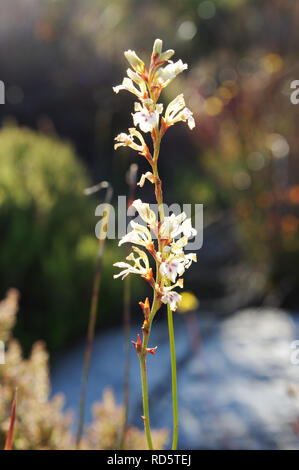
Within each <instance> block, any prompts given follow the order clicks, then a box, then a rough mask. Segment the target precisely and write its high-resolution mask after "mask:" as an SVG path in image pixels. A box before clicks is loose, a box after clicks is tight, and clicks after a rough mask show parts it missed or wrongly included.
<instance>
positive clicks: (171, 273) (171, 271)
mask: <svg viewBox="0 0 299 470" xmlns="http://www.w3.org/2000/svg"><path fill="white" fill-rule="evenodd" d="M192 261H195V262H196V261H197V259H196V254H195V253H188V254H187V255H185V254H183V252H182V253H181V254H180V255H179V256H175V255H170V256H169V258H167V259H166V260H165V261H163V262H162V263H161V265H160V273H161V274H162V276H166V277H167V279H169V280H170V281H171V282H175V281H176V278H177V276H182V275H183V274H184V272H185V270H186V269H188V268H189V267H190V266H191V263H192Z"/></svg>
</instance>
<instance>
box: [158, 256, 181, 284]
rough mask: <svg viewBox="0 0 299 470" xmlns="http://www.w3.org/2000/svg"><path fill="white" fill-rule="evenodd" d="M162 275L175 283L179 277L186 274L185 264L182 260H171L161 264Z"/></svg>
mask: <svg viewBox="0 0 299 470" xmlns="http://www.w3.org/2000/svg"><path fill="white" fill-rule="evenodd" d="M160 273H161V274H162V276H166V277H167V279H169V280H170V281H171V282H175V281H176V278H177V276H181V275H182V274H183V273H184V264H183V263H182V262H181V261H180V259H169V260H166V261H164V262H163V263H161V264H160Z"/></svg>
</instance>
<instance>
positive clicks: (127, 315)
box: [120, 163, 138, 449]
mask: <svg viewBox="0 0 299 470" xmlns="http://www.w3.org/2000/svg"><path fill="white" fill-rule="evenodd" d="M137 170H138V166H137V165H136V164H135V163H133V164H132V165H131V166H130V169H129V172H128V184H129V198H128V205H127V207H128V208H129V207H130V206H131V204H132V202H133V200H134V193H135V187H136V177H137ZM129 253H130V248H129V246H128V245H127V248H126V254H127V256H128V255H129ZM130 304H131V279H130V276H127V277H126V279H125V286H124V317H123V318H124V320H123V321H124V336H125V367H124V388H123V397H124V416H123V427H122V432H121V437H120V449H123V447H124V444H125V439H126V432H127V427H128V410H129V391H130V349H129V341H130V330H131V328H130V323H131V311H130V307H131V305H130Z"/></svg>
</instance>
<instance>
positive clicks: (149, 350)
mask: <svg viewBox="0 0 299 470" xmlns="http://www.w3.org/2000/svg"><path fill="white" fill-rule="evenodd" d="M157 348H158V346H155V347H154V348H146V352H147V353H150V354H152V355H153V356H155V355H156V354H155V351H156V349H157Z"/></svg>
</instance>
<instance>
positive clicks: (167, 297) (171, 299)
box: [161, 291, 182, 312]
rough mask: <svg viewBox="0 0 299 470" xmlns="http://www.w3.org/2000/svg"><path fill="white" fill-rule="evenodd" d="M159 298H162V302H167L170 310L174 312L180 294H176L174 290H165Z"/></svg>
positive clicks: (180, 299) (179, 300)
mask: <svg viewBox="0 0 299 470" xmlns="http://www.w3.org/2000/svg"><path fill="white" fill-rule="evenodd" d="M161 300H162V302H163V304H169V306H170V310H172V311H173V312H175V311H176V309H177V308H178V305H179V304H180V303H181V301H182V296H181V295H180V294H178V293H177V292H175V291H170V292H166V293H165V294H164V295H163V296H162V297H161Z"/></svg>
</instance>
